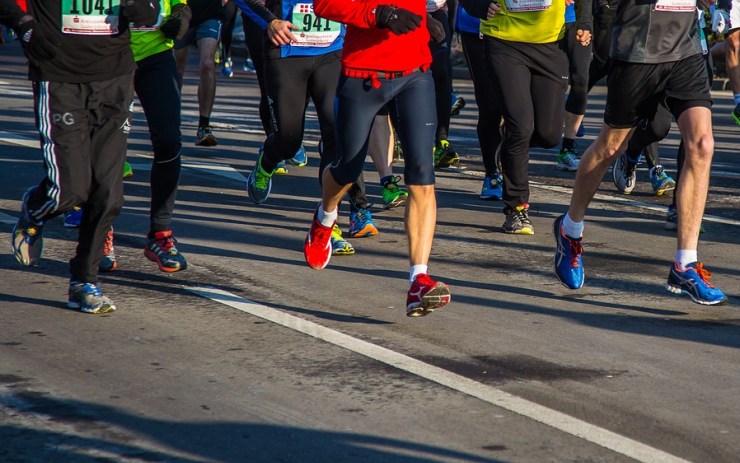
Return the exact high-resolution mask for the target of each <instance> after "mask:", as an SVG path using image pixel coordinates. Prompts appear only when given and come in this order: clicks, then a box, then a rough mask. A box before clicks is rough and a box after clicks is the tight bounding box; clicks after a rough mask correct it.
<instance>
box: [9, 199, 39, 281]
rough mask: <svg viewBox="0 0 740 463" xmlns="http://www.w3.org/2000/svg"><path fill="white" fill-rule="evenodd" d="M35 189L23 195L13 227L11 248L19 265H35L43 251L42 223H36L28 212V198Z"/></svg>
mask: <svg viewBox="0 0 740 463" xmlns="http://www.w3.org/2000/svg"><path fill="white" fill-rule="evenodd" d="M35 188H36V187H33V188H30V189H29V190H27V191H26V192H25V193H24V194H23V202H22V205H21V216H20V218H19V219H18V222H17V223H16V224H15V226H14V227H13V236H12V242H11V247H12V249H13V255H14V256H15V258H16V260H17V261H18V262H20V264H21V265H25V266H28V267H30V266H32V265H36V264H37V263H38V261H39V260H40V259H41V253H42V251H43V249H44V222H37V221H35V220H33V218H32V217H31V213H30V211H29V210H28V198H29V196H30V195H31V192H32V191H33V190H34V189H35Z"/></svg>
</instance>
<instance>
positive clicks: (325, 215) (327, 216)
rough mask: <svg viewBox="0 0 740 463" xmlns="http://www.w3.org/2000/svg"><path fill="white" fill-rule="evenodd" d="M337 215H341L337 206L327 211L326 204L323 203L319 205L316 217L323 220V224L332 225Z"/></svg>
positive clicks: (320, 220)
mask: <svg viewBox="0 0 740 463" xmlns="http://www.w3.org/2000/svg"><path fill="white" fill-rule="evenodd" d="M337 217H339V208H335V209H334V210H333V211H331V212H326V211H325V210H324V204H323V203H322V204H320V205H319V211H318V212H317V213H316V218H317V219H318V221H319V222H321V225H323V226H325V227H331V226H333V225H334V222H336V221H337Z"/></svg>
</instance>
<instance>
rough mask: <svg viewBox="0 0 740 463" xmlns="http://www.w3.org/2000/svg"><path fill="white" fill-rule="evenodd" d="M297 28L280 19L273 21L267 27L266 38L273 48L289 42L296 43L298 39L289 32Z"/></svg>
mask: <svg viewBox="0 0 740 463" xmlns="http://www.w3.org/2000/svg"><path fill="white" fill-rule="evenodd" d="M297 29H298V26H295V25H293V23H291V22H290V21H283V20H282V19H273V20H272V21H270V24H269V25H268V26H267V38H269V39H270V41H271V42H272V43H273V44H274V45H275V46H278V47H279V46H281V45H287V44H289V43H291V42H297V41H298V39H297V38H296V37H295V35H293V33H292V32H290V31H291V30H297Z"/></svg>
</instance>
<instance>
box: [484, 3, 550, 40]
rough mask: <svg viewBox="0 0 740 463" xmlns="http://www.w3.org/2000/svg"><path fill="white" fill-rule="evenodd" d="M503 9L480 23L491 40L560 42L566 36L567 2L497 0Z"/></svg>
mask: <svg viewBox="0 0 740 463" xmlns="http://www.w3.org/2000/svg"><path fill="white" fill-rule="evenodd" d="M497 1H498V2H499V5H500V6H501V9H500V10H499V11H498V12H497V13H496V14H495V15H493V17H492V18H491V19H488V20H481V22H480V31H481V33H483V34H484V35H487V36H489V37H495V38H497V39H502V40H510V41H512V42H524V43H551V42H557V41H558V40H560V39H562V38H563V36H564V35H565V28H564V26H565V1H564V0H497Z"/></svg>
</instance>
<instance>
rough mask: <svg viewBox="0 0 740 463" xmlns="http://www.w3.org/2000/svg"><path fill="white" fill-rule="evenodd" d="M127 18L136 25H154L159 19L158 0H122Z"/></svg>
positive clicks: (122, 6)
mask: <svg viewBox="0 0 740 463" xmlns="http://www.w3.org/2000/svg"><path fill="white" fill-rule="evenodd" d="M121 8H123V14H124V16H126V18H127V19H128V20H129V21H130V22H131V23H133V24H135V25H136V26H153V25H155V24H156V23H157V19H159V2H158V1H157V0H121Z"/></svg>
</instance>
